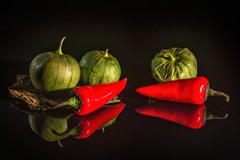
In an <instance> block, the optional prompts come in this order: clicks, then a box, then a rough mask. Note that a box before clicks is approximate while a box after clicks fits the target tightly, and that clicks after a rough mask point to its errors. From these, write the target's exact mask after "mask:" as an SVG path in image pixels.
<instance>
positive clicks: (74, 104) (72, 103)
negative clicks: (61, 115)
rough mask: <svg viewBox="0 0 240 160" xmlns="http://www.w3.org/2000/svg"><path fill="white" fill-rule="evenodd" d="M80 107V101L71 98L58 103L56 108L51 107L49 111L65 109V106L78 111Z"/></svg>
mask: <svg viewBox="0 0 240 160" xmlns="http://www.w3.org/2000/svg"><path fill="white" fill-rule="evenodd" d="M80 105H81V101H80V99H79V98H77V97H71V98H70V99H68V100H67V101H64V102H60V103H59V104H57V105H56V106H54V107H52V108H51V109H57V108H62V107H65V106H71V107H73V108H75V109H79V106H80Z"/></svg>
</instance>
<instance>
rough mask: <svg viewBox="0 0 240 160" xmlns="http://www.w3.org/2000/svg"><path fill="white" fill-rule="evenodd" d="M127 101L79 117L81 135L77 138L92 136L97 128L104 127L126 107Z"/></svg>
mask: <svg viewBox="0 0 240 160" xmlns="http://www.w3.org/2000/svg"><path fill="white" fill-rule="evenodd" d="M125 106H126V105H125V103H123V102H120V103H119V104H118V105H116V106H110V107H105V106H104V107H103V108H100V109H99V110H97V111H96V112H93V113H91V114H88V115H85V116H80V117H78V119H77V121H78V128H79V129H78V130H79V135H77V136H75V138H76V139H84V138H88V137H89V136H91V135H92V134H93V133H94V132H95V131H96V130H98V129H99V128H100V127H102V126H103V125H104V124H106V123H107V122H109V121H111V120H113V119H114V118H116V117H117V116H119V114H120V113H121V112H122V110H123V109H124V108H125Z"/></svg>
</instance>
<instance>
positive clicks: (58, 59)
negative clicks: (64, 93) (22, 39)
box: [29, 37, 81, 93]
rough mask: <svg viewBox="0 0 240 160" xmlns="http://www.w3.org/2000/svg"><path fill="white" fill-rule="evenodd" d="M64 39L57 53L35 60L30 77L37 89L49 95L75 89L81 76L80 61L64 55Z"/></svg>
mask: <svg viewBox="0 0 240 160" xmlns="http://www.w3.org/2000/svg"><path fill="white" fill-rule="evenodd" d="M64 39H65V37H63V38H62V40H61V43H60V45H59V48H58V50H57V51H53V52H44V53H40V54H38V55H37V56H35V57H34V58H33V60H32V61H31V64H30V67H29V76H30V79H31V82H32V84H33V86H34V88H35V89H37V90H38V91H41V92H45V93H49V92H56V91H61V90H65V89H72V88H74V87H75V86H76V85H77V84H78V82H79V80H80V75H81V70H80V67H79V64H78V61H77V60H76V59H75V58H73V57H72V56H70V55H68V54H63V52H62V44H63V41H64Z"/></svg>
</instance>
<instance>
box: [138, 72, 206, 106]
mask: <svg viewBox="0 0 240 160" xmlns="http://www.w3.org/2000/svg"><path fill="white" fill-rule="evenodd" d="M208 85H209V82H208V79H207V78H206V77H204V76H198V77H195V78H188V79H179V80H174V81H168V82H162V83H157V84H154V85H150V86H145V87H140V88H137V89H136V92H138V93H139V94H142V95H144V96H148V97H151V98H154V99H158V100H165V101H172V102H181V103H191V104H199V105H200V104H203V103H204V102H205V100H206V99H207V91H206V90H207V88H208V87H209V86H208Z"/></svg>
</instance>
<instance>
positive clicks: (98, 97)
mask: <svg viewBox="0 0 240 160" xmlns="http://www.w3.org/2000/svg"><path fill="white" fill-rule="evenodd" d="M126 83H127V78H124V79H122V80H120V81H118V82H112V83H106V84H95V85H85V86H79V87H76V88H75V89H73V91H72V93H71V95H72V97H71V98H70V99H69V100H67V101H65V102H62V103H60V104H58V105H57V106H56V107H55V108H59V107H61V106H64V105H68V106H71V107H73V108H76V109H77V111H75V113H76V114H77V115H86V114H89V113H91V112H93V111H95V110H97V109H99V108H100V107H101V106H103V105H104V104H106V103H107V102H109V101H110V100H112V99H113V98H114V97H115V96H116V95H118V94H119V93H120V92H121V91H122V90H123V89H124V88H125V86H126Z"/></svg>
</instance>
